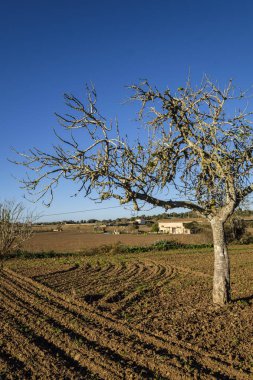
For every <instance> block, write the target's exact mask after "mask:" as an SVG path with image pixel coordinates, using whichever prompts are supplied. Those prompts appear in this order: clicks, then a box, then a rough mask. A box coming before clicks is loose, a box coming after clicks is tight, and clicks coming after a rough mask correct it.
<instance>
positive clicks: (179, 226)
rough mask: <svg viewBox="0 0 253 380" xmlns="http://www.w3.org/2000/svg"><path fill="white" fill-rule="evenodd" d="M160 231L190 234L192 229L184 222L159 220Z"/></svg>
mask: <svg viewBox="0 0 253 380" xmlns="http://www.w3.org/2000/svg"><path fill="white" fill-rule="evenodd" d="M158 227H159V231H160V232H163V233H167V234H173V235H176V234H190V233H191V230H190V229H189V228H185V227H184V224H183V223H182V222H158Z"/></svg>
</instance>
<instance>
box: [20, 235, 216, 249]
mask: <svg viewBox="0 0 253 380" xmlns="http://www.w3.org/2000/svg"><path fill="white" fill-rule="evenodd" d="M158 240H175V241H178V242H181V243H187V244H209V243H210V242H211V241H212V239H211V236H210V237H207V236H206V235H204V234H196V235H194V234H193V235H176V236H173V235H167V234H143V235H142V234H140V235H138V234H122V235H112V234H102V233H101V234H95V233H83V232H82V231H78V230H76V231H71V230H69V231H62V232H41V233H35V234H34V235H33V236H32V238H31V239H30V240H29V241H28V242H27V243H26V245H25V247H24V249H25V250H28V251H32V252H40V251H45V252H47V251H52V250H53V251H55V252H80V251H85V250H86V249H90V248H94V247H99V246H101V245H110V244H116V243H118V242H121V243H122V244H125V245H138V246H140V245H149V244H152V243H154V242H156V241H158Z"/></svg>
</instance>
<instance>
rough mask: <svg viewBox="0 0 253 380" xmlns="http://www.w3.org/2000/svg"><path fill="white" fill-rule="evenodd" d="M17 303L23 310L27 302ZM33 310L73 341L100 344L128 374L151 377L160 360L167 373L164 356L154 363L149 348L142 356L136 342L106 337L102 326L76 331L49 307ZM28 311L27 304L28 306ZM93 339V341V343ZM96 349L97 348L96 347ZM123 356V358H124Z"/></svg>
mask: <svg viewBox="0 0 253 380" xmlns="http://www.w3.org/2000/svg"><path fill="white" fill-rule="evenodd" d="M16 297H17V298H18V296H17V295H16ZM14 301H16V303H17V300H14ZM19 302H20V304H21V303H22V302H23V308H24V307H25V302H27V300H26V301H25V300H24V298H22V299H20V300H19ZM31 305H32V304H31ZM34 308H35V309H36V310H38V311H41V310H44V309H45V310H47V322H50V324H51V325H53V326H54V327H55V328H57V329H59V330H61V331H64V330H65V331H67V332H68V334H69V335H70V336H72V338H73V339H75V340H78V341H79V342H80V340H84V339H86V340H87V338H86V337H89V339H90V341H89V342H88V345H89V346H91V345H92V343H93V345H94V347H95V346H97V342H99V343H100V344H102V345H103V347H104V348H103V350H102V352H106V353H107V354H109V353H110V355H111V357H113V358H114V359H115V360H116V361H117V362H121V364H122V363H123V364H124V363H125V367H126V365H128V368H127V371H128V373H129V372H131V368H134V369H135V371H137V373H142V376H144V374H145V373H146V374H147V375H152V369H154V368H155V367H156V365H155V361H156V362H159V359H160V364H162V365H163V366H165V367H166V369H164V370H163V371H162V372H164V374H167V372H168V368H167V365H165V363H164V356H165V354H164V353H163V355H162V356H163V357H162V360H161V358H159V356H158V355H156V356H157V357H156V360H155V361H154V359H153V356H154V352H153V350H150V348H149V349H148V347H145V352H144V354H143V353H141V350H143V347H141V346H140V345H138V343H137V342H134V341H130V342H127V339H126V338H124V337H123V338H124V339H123V342H122V341H121V340H119V339H116V340H115V338H118V337H117V336H116V337H115V336H113V331H111V329H110V330H109V334H108V333H107V335H106V334H105V333H103V331H101V328H102V326H101V328H100V326H99V327H98V326H92V330H91V329H87V328H85V327H84V326H83V325H81V326H79V329H78V328H77V326H76V325H74V324H73V320H70V321H65V320H64V321H63V320H62V319H58V320H57V316H56V314H53V313H51V312H49V307H48V306H46V305H38V304H36V305H34ZM28 310H29V304H28ZM30 313H31V311H30ZM48 317H50V320H49V319H48ZM65 319H66V316H65ZM69 326H70V327H69ZM95 327H97V331H96V330H95ZM94 339H95V341H94ZM92 340H93V342H92ZM127 343H128V344H127ZM129 343H130V346H129ZM86 344H87V342H86ZM96 348H97V349H98V347H96ZM134 348H135V349H136V350H138V354H137V353H136V352H135V351H134ZM112 350H117V351H118V352H119V353H121V354H123V357H120V356H119V355H118V354H117V353H116V352H115V351H112ZM100 351H101V349H100ZM124 356H125V358H124ZM169 357H170V359H171V360H176V357H175V356H173V355H170V356H169V355H167V359H168V358H169ZM127 358H130V359H132V360H131V361H129V360H127ZM145 365H149V367H151V368H150V369H149V368H147V367H146V366H145ZM169 369H170V372H172V369H173V365H172V364H169ZM125 371H126V369H125ZM173 372H174V371H173ZM177 374H178V373H177Z"/></svg>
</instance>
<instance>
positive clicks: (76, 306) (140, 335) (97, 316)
mask: <svg viewBox="0 0 253 380" xmlns="http://www.w3.org/2000/svg"><path fill="white" fill-rule="evenodd" d="M7 271H8V272H9V273H10V272H11V271H9V270H7ZM10 274H11V275H13V276H14V277H16V280H18V278H19V281H18V283H22V282H23V283H26V285H27V286H29V287H31V288H33V289H34V291H37V292H38V291H41V293H42V292H43V293H46V294H48V295H50V298H52V299H54V301H55V302H58V303H59V305H61V307H65V308H66V311H69V312H72V313H74V314H75V316H79V317H80V318H83V317H85V318H87V317H89V318H90V319H92V320H96V322H98V323H101V325H106V328H108V329H112V330H113V331H114V330H115V331H117V333H121V334H123V335H125V336H126V337H131V339H133V337H135V338H136V339H137V340H140V341H141V342H142V344H148V345H151V346H152V347H153V350H154V351H155V350H156V349H160V350H166V351H168V352H169V353H172V354H175V355H182V353H183V354H184V356H186V357H190V356H191V357H197V358H198V362H197V364H196V368H197V367H199V368H202V367H203V366H205V369H204V368H202V372H203V371H208V368H210V369H211V370H212V371H216V373H217V376H220V377H219V378H222V377H221V376H223V374H232V375H234V376H235V377H236V378H238V379H249V374H248V373H245V372H243V373H242V372H241V371H239V370H237V369H236V368H235V367H233V366H231V364H230V363H226V361H225V360H224V359H223V357H222V355H220V354H218V353H217V355H216V353H213V354H209V353H208V352H205V351H203V350H201V349H198V347H194V348H193V347H192V346H191V345H190V344H188V343H183V344H182V343H180V342H177V341H171V340H169V341H167V340H166V339H165V338H166V337H165V338H163V337H162V336H161V335H160V334H159V336H158V335H154V334H150V333H147V332H146V331H142V330H140V329H133V328H130V327H129V326H126V325H124V324H123V323H121V322H119V321H117V320H115V319H114V318H113V316H112V315H110V314H108V313H101V312H100V313H99V312H98V311H97V310H96V309H94V308H93V307H91V306H90V305H87V304H85V303H83V302H80V301H78V300H76V299H71V298H69V297H66V296H64V295H62V294H58V293H56V292H54V291H53V290H51V289H46V288H44V287H43V286H41V285H40V284H38V283H34V282H33V281H32V280H31V279H28V278H24V277H22V276H20V275H18V274H16V273H15V274H14V273H13V272H12V273H10ZM70 301H71V304H70ZM212 355H215V357H213V356H212ZM223 378H225V377H223Z"/></svg>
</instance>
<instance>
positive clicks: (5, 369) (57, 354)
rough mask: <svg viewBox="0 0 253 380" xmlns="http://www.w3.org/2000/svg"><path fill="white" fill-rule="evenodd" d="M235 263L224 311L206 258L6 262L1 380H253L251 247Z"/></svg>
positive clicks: (209, 258)
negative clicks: (229, 299) (216, 298)
mask: <svg viewBox="0 0 253 380" xmlns="http://www.w3.org/2000/svg"><path fill="white" fill-rule="evenodd" d="M231 259H232V273H234V274H233V277H232V286H233V290H234V293H233V298H234V302H233V303H231V304H230V305H228V306H226V307H225V308H222V309H221V308H217V307H214V306H212V304H211V288H212V255H211V253H208V252H204V251H203V252H202V253H192V252H190V253H187V252H180V251H177V252H176V253H161V252H160V253H157V254H154V253H152V254H151V253H149V254H139V255H128V256H127V255H126V256H125V257H120V256H119V257H115V255H114V256H113V255H111V256H110V255H105V257H84V258H82V259H80V260H79V262H78V263H76V260H77V258H76V257H75V258H73V259H70V258H68V259H65V261H64V260H63V261H59V259H58V261H56V260H55V259H47V260H32V261H30V262H29V263H28V260H27V261H25V260H23V261H22V260H20V262H19V263H16V262H15V263H12V264H11V263H10V264H9V265H8V266H9V268H8V267H6V268H5V269H4V271H3V273H2V277H1V291H0V292H1V315H2V316H1V320H0V323H1V333H0V334H1V344H2V349H1V357H0V368H1V379H2V378H3V379H30V378H33V379H35V378H36V379H108V380H113V379H251V378H252V377H251V376H252V372H251V365H252V360H253V358H252V350H253V345H252V335H253V331H252V310H253V307H252V298H253V297H252V288H253V279H252V274H251V273H252V263H253V254H252V249H251V250H250V249H249V250H248V251H246V252H243V253H242V252H240V251H238V252H237V251H234V252H232V255H231ZM71 260H73V261H71ZM11 267H12V268H19V269H18V270H15V271H14V270H13V269H10V268H11Z"/></svg>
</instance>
